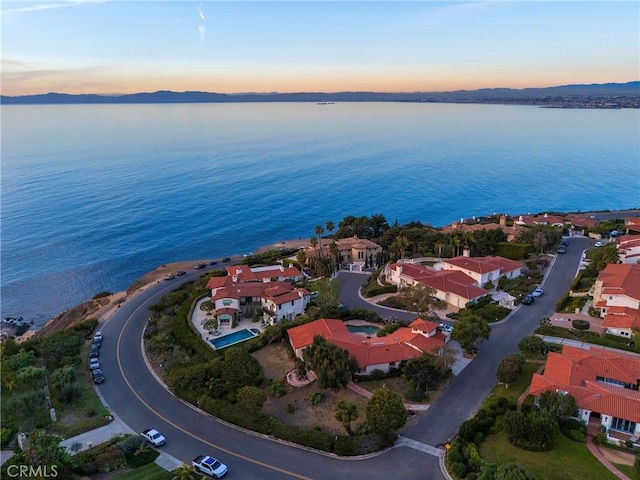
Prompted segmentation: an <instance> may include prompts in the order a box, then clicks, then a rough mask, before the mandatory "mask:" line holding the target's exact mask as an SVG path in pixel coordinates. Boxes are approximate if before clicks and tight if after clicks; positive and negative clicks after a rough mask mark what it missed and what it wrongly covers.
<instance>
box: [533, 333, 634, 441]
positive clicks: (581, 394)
mask: <svg viewBox="0 0 640 480" xmlns="http://www.w3.org/2000/svg"><path fill="white" fill-rule="evenodd" d="M639 387H640V357H638V356H634V355H632V354H626V353H621V352H620V353H619V352H613V351H610V350H604V349H602V348H598V347H592V348H591V349H589V350H585V349H581V348H576V347H571V346H569V345H564V346H563V348H562V353H555V352H551V353H549V356H548V357H547V362H546V365H545V368H544V373H543V374H538V373H535V374H534V375H533V378H532V379H531V386H530V387H529V393H530V394H531V395H534V396H536V397H537V396H540V394H541V393H543V392H545V391H547V390H550V391H555V392H562V393H566V394H570V395H572V396H573V397H574V398H575V399H576V403H577V404H578V417H579V418H580V419H581V420H582V421H583V422H585V423H588V422H589V421H597V422H598V423H599V424H600V425H601V426H602V428H603V429H604V430H605V431H606V435H607V438H608V439H609V440H611V441H614V442H619V443H624V442H626V441H631V442H633V443H635V444H636V446H640V442H639V441H638V438H639V437H640V391H638V388H639Z"/></svg>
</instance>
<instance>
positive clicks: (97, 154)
mask: <svg viewBox="0 0 640 480" xmlns="http://www.w3.org/2000/svg"><path fill="white" fill-rule="evenodd" d="M0 113H1V121H2V138H1V153H2V166H1V169H2V170H1V183H0V187H1V220H2V223H1V237H0V241H1V258H0V261H1V275H0V277H1V286H0V288H1V290H0V293H1V300H2V304H1V316H2V317H7V316H23V317H24V318H25V319H26V320H29V321H31V320H32V321H34V328H37V327H39V326H42V325H43V324H44V323H46V321H47V320H48V319H50V318H51V317H53V316H54V315H56V314H58V313H60V312H61V311H63V310H66V309H68V308H70V307H72V306H74V305H76V304H78V303H81V302H83V301H85V300H87V299H89V298H91V297H92V296H93V295H94V294H96V293H98V292H102V291H113V292H115V291H121V290H124V289H126V288H127V287H128V286H129V285H130V284H131V283H132V282H133V281H134V280H136V279H137V278H140V277H141V276H142V275H143V274H144V273H146V272H148V271H150V270H152V269H154V268H155V267H157V266H158V265H161V264H164V263H167V262H173V261H179V260H192V259H208V258H216V257H220V256H225V255H231V254H237V253H244V252H248V251H252V250H255V249H256V248H258V247H260V246H262V245H266V244H270V243H275V242H280V241H283V240H288V239H297V238H303V237H310V236H312V235H313V234H314V227H315V225H318V224H321V225H324V224H325V223H326V222H327V221H328V220H331V221H333V222H334V223H335V224H336V225H337V224H338V223H339V222H340V220H342V219H343V218H344V217H345V216H347V215H355V216H361V215H372V214H377V213H382V214H384V215H385V216H386V218H387V220H388V221H389V222H390V223H393V222H394V221H396V220H397V221H398V222H400V223H406V222H409V221H414V220H416V221H420V222H423V223H429V224H431V225H434V226H443V225H446V224H450V223H451V222H452V221H454V220H459V219H460V218H462V217H464V218H469V217H471V216H474V215H475V216H482V215H487V214H490V213H494V212H504V213H509V214H521V213H529V212H541V211H547V210H552V211H588V210H601V209H618V208H631V207H638V206H640V188H639V187H640V112H639V111H638V110H625V109H622V110H614V109H612V110H605V109H603V110H585V109H551V108H537V107H530V106H502V105H469V104H465V105H461V104H432V103H336V104H327V105H317V104H315V103H235V104H158V105H56V106H53V105H38V106H29V105H24V106H2V107H0Z"/></svg>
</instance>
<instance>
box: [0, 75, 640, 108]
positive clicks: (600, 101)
mask: <svg viewBox="0 0 640 480" xmlns="http://www.w3.org/2000/svg"><path fill="white" fill-rule="evenodd" d="M0 102H1V103H2V104H4V105H18V104H21V105H29V104H31V105H33V104H123V103H125V104H126V103H232V102H317V103H324V102H439V103H516V104H533V105H543V106H551V107H560V108H640V81H634V82H627V83H604V84H592V85H562V86H557V87H546V88H525V89H521V90H517V89H512V88H483V89H480V90H457V91H451V92H412V93H381V92H338V93H323V92H300V93H238V94H226V93H209V92H172V91H158V92H153V93H133V94H127V95H95V94H83V95H69V94H65V93H47V94H42V95H24V96H15V97H11V96H5V95H2V96H0Z"/></svg>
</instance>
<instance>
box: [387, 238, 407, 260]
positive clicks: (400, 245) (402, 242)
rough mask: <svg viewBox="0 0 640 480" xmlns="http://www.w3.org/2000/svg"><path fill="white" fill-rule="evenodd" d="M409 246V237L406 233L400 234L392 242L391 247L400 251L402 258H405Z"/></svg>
mask: <svg viewBox="0 0 640 480" xmlns="http://www.w3.org/2000/svg"><path fill="white" fill-rule="evenodd" d="M408 247H409V239H408V238H407V237H406V236H405V235H398V236H397V237H396V239H395V240H394V241H393V243H392V244H391V249H392V250H396V251H398V252H400V258H404V252H405V250H406V249H407V248H408Z"/></svg>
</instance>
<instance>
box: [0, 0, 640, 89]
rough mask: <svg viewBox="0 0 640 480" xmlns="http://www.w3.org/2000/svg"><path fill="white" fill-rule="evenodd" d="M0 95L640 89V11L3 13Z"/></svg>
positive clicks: (452, 6) (467, 5)
mask: <svg viewBox="0 0 640 480" xmlns="http://www.w3.org/2000/svg"><path fill="white" fill-rule="evenodd" d="M0 9H1V13H0V15H1V18H0V20H1V30H2V33H1V40H2V44H1V49H2V50H1V51H2V64H1V77H0V80H1V88H0V90H1V92H2V94H3V95H10V96H15V95H31V94H41V93H48V92H59V93H69V94H79V93H97V94H124V93H135V92H153V91H158V90H173V91H178V92H182V91H206V92H220V93H241V92H243V93H244V92H319V91H321V92H338V91H379V92H415V91H421V92H436V91H451V90H460V89H466V90H473V89H478V88H494V87H509V88H526V87H546V86H555V85H566V84H591V83H608V82H621V83H622V82H629V81H633V80H640V2H638V1H637V0H623V1H615V0H613V1H603V2H600V1H591V0H588V1H577V0H570V1H564V2H560V1H548V0H533V1H525V0H497V1H489V0H481V1H474V2H469V1H463V0H455V1H445V2H437V1H430V0H412V1H399V0H394V1H377V0H357V1H350V2H345V1H336V0H320V1H307V0H297V1H292V0H289V1H279V2H273V1H267V0H258V1H244V0H233V1H201V2H191V1H166V0H143V1H121V0H36V1H31V0H21V1H2V4H1V6H0Z"/></svg>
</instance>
